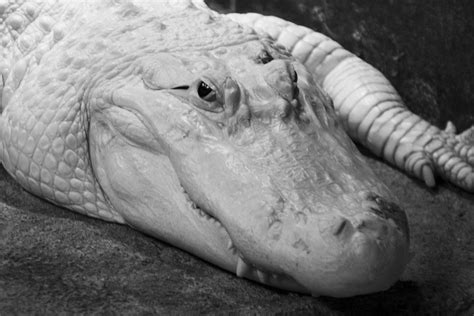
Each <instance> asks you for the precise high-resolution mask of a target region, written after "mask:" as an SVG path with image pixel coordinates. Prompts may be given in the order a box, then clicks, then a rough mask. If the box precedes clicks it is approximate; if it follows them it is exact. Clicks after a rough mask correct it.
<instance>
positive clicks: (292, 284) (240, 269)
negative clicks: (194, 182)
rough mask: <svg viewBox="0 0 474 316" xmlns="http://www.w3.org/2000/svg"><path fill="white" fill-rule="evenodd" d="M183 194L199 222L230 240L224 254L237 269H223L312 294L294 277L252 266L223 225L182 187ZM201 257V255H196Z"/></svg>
mask: <svg viewBox="0 0 474 316" xmlns="http://www.w3.org/2000/svg"><path fill="white" fill-rule="evenodd" d="M181 188H182V193H183V195H184V196H185V197H186V201H187V205H188V208H189V209H190V211H191V212H194V213H195V214H197V216H198V218H199V220H200V221H201V222H203V223H211V224H212V225H213V226H215V227H216V228H217V229H218V230H219V231H220V232H222V234H226V235H227V236H226V239H227V238H228V243H227V250H228V251H229V252H230V253H226V254H222V255H223V256H230V257H232V262H234V266H235V268H234V269H232V268H230V269H229V267H222V268H227V270H231V271H232V270H234V271H235V274H236V275H237V276H238V277H239V278H246V279H250V280H253V281H257V282H260V283H262V284H265V285H268V286H273V287H278V288H281V289H284V290H288V291H294V292H300V293H310V291H309V290H308V289H307V288H305V287H304V286H302V285H301V284H299V283H298V282H296V280H294V279H293V278H292V277H290V276H286V275H284V274H279V273H275V272H271V271H266V270H264V269H259V268H257V267H255V266H253V265H252V264H249V263H247V262H246V261H245V259H244V258H243V255H242V253H241V252H240V251H239V250H238V249H237V248H236V246H235V245H234V243H233V242H232V239H231V237H230V235H229V233H228V231H227V229H226V228H225V227H224V226H223V225H222V223H221V222H220V221H219V220H218V219H216V218H215V217H213V216H212V215H210V214H209V213H208V212H207V211H205V210H204V209H202V208H201V207H199V205H197V204H196V203H195V202H194V201H193V200H192V199H191V197H190V196H189V194H188V193H187V192H186V190H185V189H184V188H183V186H181ZM196 254H197V255H199V253H196ZM315 296H317V295H315Z"/></svg>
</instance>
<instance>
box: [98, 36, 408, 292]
mask: <svg viewBox="0 0 474 316" xmlns="http://www.w3.org/2000/svg"><path fill="white" fill-rule="evenodd" d="M111 86H113V87H114V88H110V89H108V90H107V89H105V90H107V93H105V92H102V93H103V94H102V97H101V98H100V101H96V103H95V104H93V106H92V110H91V114H90V115H91V123H90V131H89V137H90V147H91V159H92V163H93V166H94V170H95V173H96V175H97V177H98V180H99V182H100V184H101V187H102V188H103V190H104V192H105V193H106V194H107V196H108V199H109V200H110V202H111V204H112V205H113V207H114V208H115V209H116V210H117V211H118V212H119V213H120V214H121V215H122V216H123V217H124V219H125V221H126V222H127V223H129V224H130V225H132V226H135V227H137V228H139V229H140V230H142V231H145V232H148V233H149V234H151V235H153V236H156V237H158V238H160V239H162V240H165V241H168V242H169V243H171V244H173V245H177V246H179V247H181V248H183V249H186V250H188V251H190V252H192V253H194V254H196V255H198V256H200V257H202V258H204V259H206V260H208V261H210V262H213V263H215V264H217V265H218V266H221V267H223V268H225V269H227V270H231V271H235V272H236V273H237V275H239V276H243V277H247V278H250V279H254V280H258V281H260V282H262V283H266V284H269V285H273V286H277V287H281V288H285V289H291V290H296V291H301V292H310V293H313V294H314V295H332V296H350V295H356V294H363V293H369V292H373V291H378V290H382V289H386V288H388V287H389V286H390V285H391V284H393V283H394V282H395V281H396V280H397V278H398V277H399V276H400V274H401V273H402V271H403V269H404V266H405V264H406V262H407V253H408V244H409V241H408V226H407V220H406V216H405V213H404V212H403V211H402V210H401V209H400V208H399V207H398V206H397V205H396V203H395V202H394V201H395V199H394V197H393V196H392V195H391V194H390V193H389V192H388V189H387V188H386V187H385V186H384V185H383V184H381V183H380V181H379V180H378V178H377V177H376V176H375V175H374V173H373V172H372V171H371V170H370V168H369V167H368V166H367V165H366V163H365V162H364V160H363V158H362V157H361V155H360V154H359V153H358V151H357V149H356V148H355V146H354V145H353V143H352V142H351V141H350V139H349V138H348V137H347V136H346V134H345V133H344V131H343V129H342V128H341V127H340V126H339V125H338V122H337V120H336V119H335V114H334V113H333V110H332V108H331V105H330V101H329V100H328V98H327V97H326V96H325V94H324V93H322V92H321V89H320V88H319V87H318V86H317V85H316V84H315V82H314V81H313V79H312V77H311V75H310V74H309V73H308V72H307V71H306V70H305V68H304V67H303V66H302V65H301V64H299V63H298V62H296V61H295V60H293V59H291V58H290V57H288V56H287V55H285V54H284V53H281V52H279V51H278V50H277V49H275V48H274V47H272V46H271V45H268V44H266V43H264V42H262V41H260V40H254V41H249V42H248V43H245V44H239V45H233V46H227V47H221V48H216V49H214V50H211V51H206V52H199V51H197V52H193V53H186V52H175V53H159V54H155V55H153V56H150V57H146V58H143V59H139V60H137V61H136V66H135V71H134V75H133V78H132V79H130V78H129V79H127V82H126V83H123V82H122V83H121V84H114V85H111ZM95 100H98V98H96V99H95Z"/></svg>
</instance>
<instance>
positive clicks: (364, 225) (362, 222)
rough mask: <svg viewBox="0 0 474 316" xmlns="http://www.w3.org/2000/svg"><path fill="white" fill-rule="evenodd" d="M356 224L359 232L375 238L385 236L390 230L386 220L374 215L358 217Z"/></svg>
mask: <svg viewBox="0 0 474 316" xmlns="http://www.w3.org/2000/svg"><path fill="white" fill-rule="evenodd" d="M354 226H355V228H356V229H357V230H358V231H359V232H361V233H364V234H366V235H368V236H372V237H374V238H380V237H383V236H385V235H386V234H387V232H388V227H387V224H386V223H385V222H384V220H383V219H379V218H377V217H374V216H373V215H368V216H364V217H363V218H358V219H356V222H355V223H354Z"/></svg>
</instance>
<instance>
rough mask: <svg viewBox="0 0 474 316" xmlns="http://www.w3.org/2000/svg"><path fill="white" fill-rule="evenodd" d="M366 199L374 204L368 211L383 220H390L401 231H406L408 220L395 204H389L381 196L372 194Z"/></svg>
mask: <svg viewBox="0 0 474 316" xmlns="http://www.w3.org/2000/svg"><path fill="white" fill-rule="evenodd" d="M367 199H368V200H369V201H371V202H374V204H375V205H374V206H371V207H370V211H371V212H372V213H373V214H375V215H377V216H379V217H381V218H384V219H392V220H393V221H394V222H395V224H396V225H397V226H398V227H399V228H401V229H402V230H407V229H408V219H407V216H406V214H405V212H404V211H403V209H402V208H401V207H400V206H398V205H397V204H396V203H393V202H390V201H388V200H386V199H385V198H383V197H382V196H380V195H378V194H375V193H373V192H371V193H369V194H368V195H367Z"/></svg>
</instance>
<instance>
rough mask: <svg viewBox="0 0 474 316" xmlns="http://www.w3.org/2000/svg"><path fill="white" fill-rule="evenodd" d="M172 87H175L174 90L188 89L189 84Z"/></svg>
mask: <svg viewBox="0 0 474 316" xmlns="http://www.w3.org/2000/svg"><path fill="white" fill-rule="evenodd" d="M171 89H174V90H188V89H189V86H186V85H183V86H177V87H173V88H171Z"/></svg>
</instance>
